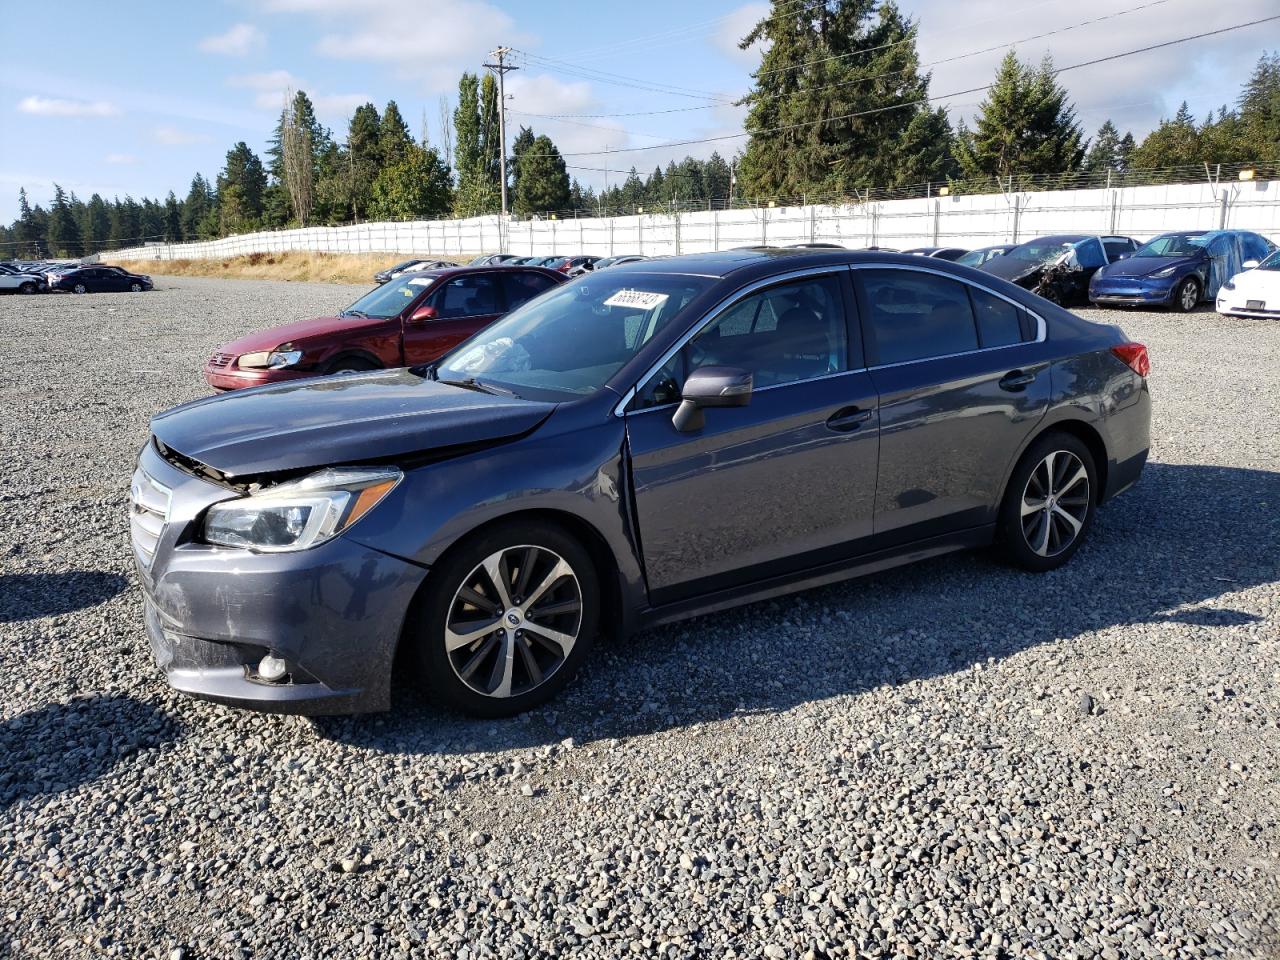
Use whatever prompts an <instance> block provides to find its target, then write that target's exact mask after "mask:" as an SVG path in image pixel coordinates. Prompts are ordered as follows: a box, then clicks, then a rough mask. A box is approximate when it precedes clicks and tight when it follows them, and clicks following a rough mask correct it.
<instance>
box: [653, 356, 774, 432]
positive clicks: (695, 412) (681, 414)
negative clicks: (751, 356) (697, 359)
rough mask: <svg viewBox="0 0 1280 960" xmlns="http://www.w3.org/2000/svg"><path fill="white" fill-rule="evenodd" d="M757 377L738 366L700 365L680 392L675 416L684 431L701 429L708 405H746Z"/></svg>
mask: <svg viewBox="0 0 1280 960" xmlns="http://www.w3.org/2000/svg"><path fill="white" fill-rule="evenodd" d="M753 383H754V380H753V377H752V375H751V374H750V373H749V372H748V371H746V370H739V369H738V368H737V367H699V368H698V369H697V370H695V371H693V373H691V374H689V379H688V380H686V381H685V384H684V390H683V391H681V395H680V406H678V407H677V408H676V412H675V415H674V416H673V417H672V418H671V423H672V425H673V426H674V427H675V428H676V429H677V430H679V431H680V432H681V433H689V432H692V431H694V430H701V429H702V427H703V425H704V424H705V423H706V418H705V417H704V416H703V413H702V411H703V410H704V409H706V408H707V407H745V406H746V405H747V404H749V403H750V402H751V389H752V386H753Z"/></svg>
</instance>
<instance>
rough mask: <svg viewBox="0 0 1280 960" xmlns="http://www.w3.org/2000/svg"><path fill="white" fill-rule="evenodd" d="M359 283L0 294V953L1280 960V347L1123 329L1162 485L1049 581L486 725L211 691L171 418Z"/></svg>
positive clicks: (1257, 340)
mask: <svg viewBox="0 0 1280 960" xmlns="http://www.w3.org/2000/svg"><path fill="white" fill-rule="evenodd" d="M357 289H358V288H350V287H338V286H327V285H319V284H315V285H308V284H283V283H270V282H257V281H216V280H195V279H164V278H162V279H161V280H160V283H159V289H158V290H157V291H156V292H154V293H148V294H143V295H136V296H134V295H126V294H120V295H95V296H88V297H78V298H77V297H71V296H50V297H40V298H19V297H7V298H4V299H0V361H2V362H0V405H2V406H3V411H4V412H3V432H2V436H0V471H2V476H3V480H4V484H3V490H2V491H0V631H3V642H2V643H0V677H3V682H4V687H5V691H6V696H5V697H4V699H3V703H0V891H2V893H0V955H4V954H6V953H8V954H10V955H13V956H18V957H28V956H32V957H37V956H38V957H56V958H67V957H89V956H99V955H114V956H123V957H130V958H133V957H163V958H169V957H175V958H176V957H184V958H188V960H194V958H206V957H279V958H292V957H352V958H355V957H424V958H425V957H457V958H478V957H491V956H501V957H506V956H512V957H516V956H521V957H550V956H574V957H622V956H632V955H634V956H638V957H646V958H648V957H655V956H665V957H716V958H721V957H762V956H763V957H802V956H805V957H808V956H819V957H821V956H825V957H864V958H870V957H921V958H933V957H970V956H973V957H983V958H1004V957H1052V958H1064V960H1065V958H1086V957H1101V958H1105V960H1120V958H1124V960H1128V958H1143V957H1179V958H1181V957H1222V956H1225V957H1237V958H1245V957H1248V958H1263V957H1276V956H1280V934H1278V932H1277V923H1278V922H1280V831H1278V830H1277V817H1278V813H1280V588H1278V587H1277V580H1278V579H1280V520H1278V517H1280V473H1277V472H1275V471H1276V470H1277V467H1278V465H1280V325H1278V324H1268V323H1262V322H1255V321H1236V320H1223V319H1221V318H1218V317H1216V316H1215V315H1214V314H1212V313H1209V312H1201V313H1197V314H1195V315H1193V316H1189V317H1180V316H1171V315H1167V314H1159V313H1150V314H1143V313H1133V314H1121V315H1117V314H1108V315H1107V319H1109V320H1113V321H1115V320H1118V321H1119V322H1120V323H1122V324H1123V326H1124V327H1125V329H1126V330H1127V331H1128V332H1129V333H1130V334H1131V335H1132V336H1134V337H1135V338H1137V339H1141V340H1144V341H1146V342H1147V343H1148V344H1149V345H1150V347H1151V353H1152V358H1153V364H1154V373H1153V375H1152V378H1151V384H1152V391H1153V393H1154V396H1155V424H1154V434H1155V440H1154V449H1153V462H1152V463H1151V465H1150V466H1149V467H1148V469H1147V473H1146V475H1145V477H1144V479H1143V481H1142V483H1141V485H1140V486H1139V487H1137V488H1135V489H1134V490H1132V491H1130V492H1129V493H1128V494H1126V495H1125V496H1124V497H1122V498H1120V499H1119V500H1118V501H1116V502H1115V503H1114V504H1112V505H1110V506H1109V507H1107V508H1106V509H1105V510H1104V511H1103V513H1102V514H1101V516H1100V519H1099V523H1098V524H1097V525H1096V527H1095V528H1094V532H1093V535H1092V538H1091V540H1090V542H1089V543H1088V544H1087V545H1086V546H1085V548H1084V549H1083V550H1082V551H1081V552H1080V553H1079V555H1078V556H1077V557H1076V558H1075V559H1074V560H1073V562H1072V563H1071V564H1070V565H1069V566H1068V567H1067V568H1065V569H1063V570H1061V571H1058V572H1056V573H1054V574H1051V575H1048V576H1041V577H1037V576H1032V575H1026V574H1021V573H1016V572H1013V571H1010V570H1008V569H1005V568H1002V567H1000V566H998V565H996V564H995V563H994V562H993V561H992V560H991V559H989V558H988V557H987V556H985V555H982V554H971V555H963V556H956V557H950V558H944V559H940V560H935V561H931V562H927V563H924V564H921V565H918V566H915V567H912V568H908V569H904V570H899V571H895V572H892V573H888V574H884V575H880V576H876V577H873V578H870V579H866V580H862V581H858V582H855V583H850V584H844V585H839V586H834V587H829V588H825V589H820V590H814V591H811V592H808V593H805V594H802V595H799V596H797V597H794V598H791V599H787V600H784V601H776V602H768V603H761V604H756V605H754V606H751V607H748V608H745V609H741V610H737V611H734V612H730V613H727V614H722V615H717V616H712V617H704V618H702V619H699V620H695V621H691V622H689V623H686V624H683V625H679V626H675V627H670V628H665V629H661V630H655V631H652V632H650V633H648V634H646V635H644V636H642V637H639V638H637V639H635V640H633V641H632V642H630V643H627V644H613V645H607V646H606V647H605V648H604V649H602V650H601V649H598V651H597V656H596V657H595V659H594V661H593V662H592V663H591V665H590V667H589V668H588V670H587V671H586V673H585V675H583V676H582V677H580V679H579V682H578V683H577V684H576V686H574V687H573V688H572V690H571V691H570V692H569V693H568V694H567V695H566V696H564V697H562V698H561V699H560V700H558V701H557V702H555V703H554V704H553V705H551V707H550V708H549V709H546V710H543V711H539V712H537V713H534V714H532V715H528V716H525V717H521V718H518V719H514V720H510V721H502V722H496V723H494V722H477V721H471V720H465V719H461V718H458V717H455V716H451V715H449V714H446V713H444V712H442V711H440V710H438V709H437V708H435V707H433V706H432V705H431V704H429V703H426V702H424V700H423V699H422V698H421V697H420V696H419V695H418V693H417V692H416V691H415V690H413V689H412V688H411V687H410V686H409V685H405V686H404V687H403V688H402V689H400V690H399V691H398V692H397V704H396V708H395V711H394V712H393V713H391V714H388V715H382V716H374V717H366V718H355V719H345V720H337V721H317V722H312V721H307V720H303V719H299V718H282V717H267V716H256V715H253V714H248V713H241V712H237V711H234V710H231V709H226V708H222V707H218V706H213V705H209V704H203V703H199V702H195V701H192V700H187V699H184V698H180V697H178V696H176V695H174V694H172V693H170V692H169V691H168V689H167V688H166V686H165V685H164V683H163V682H162V680H161V679H160V678H159V676H158V674H157V671H156V670H155V668H154V666H153V664H152V661H151V658H150V656H149V653H148V651H147V649H146V644H145V640H144V637H143V633H142V629H141V604H140V599H139V594H138V591H137V589H136V588H135V587H134V585H133V581H132V573H131V564H130V560H129V552H128V548H127V540H126V523H125V503H126V492H127V486H128V479H129V474H130V472H131V470H132V465H133V459H134V455H135V452H136V450H137V449H138V447H139V446H140V445H141V444H142V443H143V441H144V439H145V437H146V423H147V417H148V415H149V414H151V413H152V412H154V411H157V410H159V409H162V408H164V407H167V406H169V405H171V404H174V403H177V402H179V401H182V400H187V399H189V398H193V397H197V396H200V395H202V394H203V393H204V384H203V381H202V380H201V378H200V375H199V367H200V365H201V362H202V361H203V359H204V357H205V356H206V355H207V353H208V351H209V350H210V348H211V347H213V346H214V345H216V344H217V343H219V342H220V341H222V340H224V339H227V338H229V337H232V336H234V335H236V334H239V333H242V332H245V331H248V330H251V329H254V328H256V327H258V326H260V325H262V324H263V323H264V322H266V321H268V320H270V321H277V320H278V321H281V322H283V321H285V320H290V319H294V318H298V317H304V316H308V315H312V314H315V313H318V312H321V311H326V310H330V309H333V308H336V307H339V306H341V305H342V304H344V303H346V302H348V301H349V300H350V299H352V298H353V295H354V294H355V293H356V292H357Z"/></svg>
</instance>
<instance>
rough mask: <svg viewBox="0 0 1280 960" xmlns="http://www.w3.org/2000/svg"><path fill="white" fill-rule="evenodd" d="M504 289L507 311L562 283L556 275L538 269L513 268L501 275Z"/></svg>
mask: <svg viewBox="0 0 1280 960" xmlns="http://www.w3.org/2000/svg"><path fill="white" fill-rule="evenodd" d="M501 279H502V289H503V293H504V294H505V296H506V308H507V313H510V312H511V311H512V310H514V309H515V308H516V307H519V306H522V305H523V304H526V303H528V302H529V301H530V300H532V299H533V298H534V297H536V296H538V295H539V294H541V293H546V292H547V291H548V290H550V289H551V288H552V287H558V286H559V285H560V283H559V281H557V280H556V279H555V278H554V277H549V276H547V275H546V274H544V273H538V272H537V271H536V270H511V271H505V272H503V273H502V275H501Z"/></svg>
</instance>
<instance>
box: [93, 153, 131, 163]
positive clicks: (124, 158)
mask: <svg viewBox="0 0 1280 960" xmlns="http://www.w3.org/2000/svg"><path fill="white" fill-rule="evenodd" d="M102 159H103V162H104V163H111V164H116V165H119V166H133V165H134V164H135V163H137V162H138V158H137V157H135V156H134V155H133V154H132V153H108V154H107V155H106V156H105V157H103V158H102Z"/></svg>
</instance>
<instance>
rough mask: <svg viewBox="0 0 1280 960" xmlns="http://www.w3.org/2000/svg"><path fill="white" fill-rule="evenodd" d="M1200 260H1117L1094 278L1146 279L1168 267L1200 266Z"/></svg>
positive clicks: (1176, 258)
mask: <svg viewBox="0 0 1280 960" xmlns="http://www.w3.org/2000/svg"><path fill="white" fill-rule="evenodd" d="M1200 260H1201V258H1200V257H1128V258H1126V259H1124V260H1117V261H1116V262H1115V263H1108V264H1107V265H1106V266H1105V267H1103V268H1102V269H1101V270H1099V271H1098V272H1097V273H1096V274H1094V276H1095V277H1097V278H1098V279H1099V280H1109V279H1111V278H1113V277H1116V278H1119V277H1145V276H1147V275H1148V274H1152V273H1155V272H1156V271H1157V270H1164V269H1165V268H1167V267H1179V268H1181V267H1191V266H1194V265H1196V264H1198V263H1199V262H1200Z"/></svg>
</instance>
